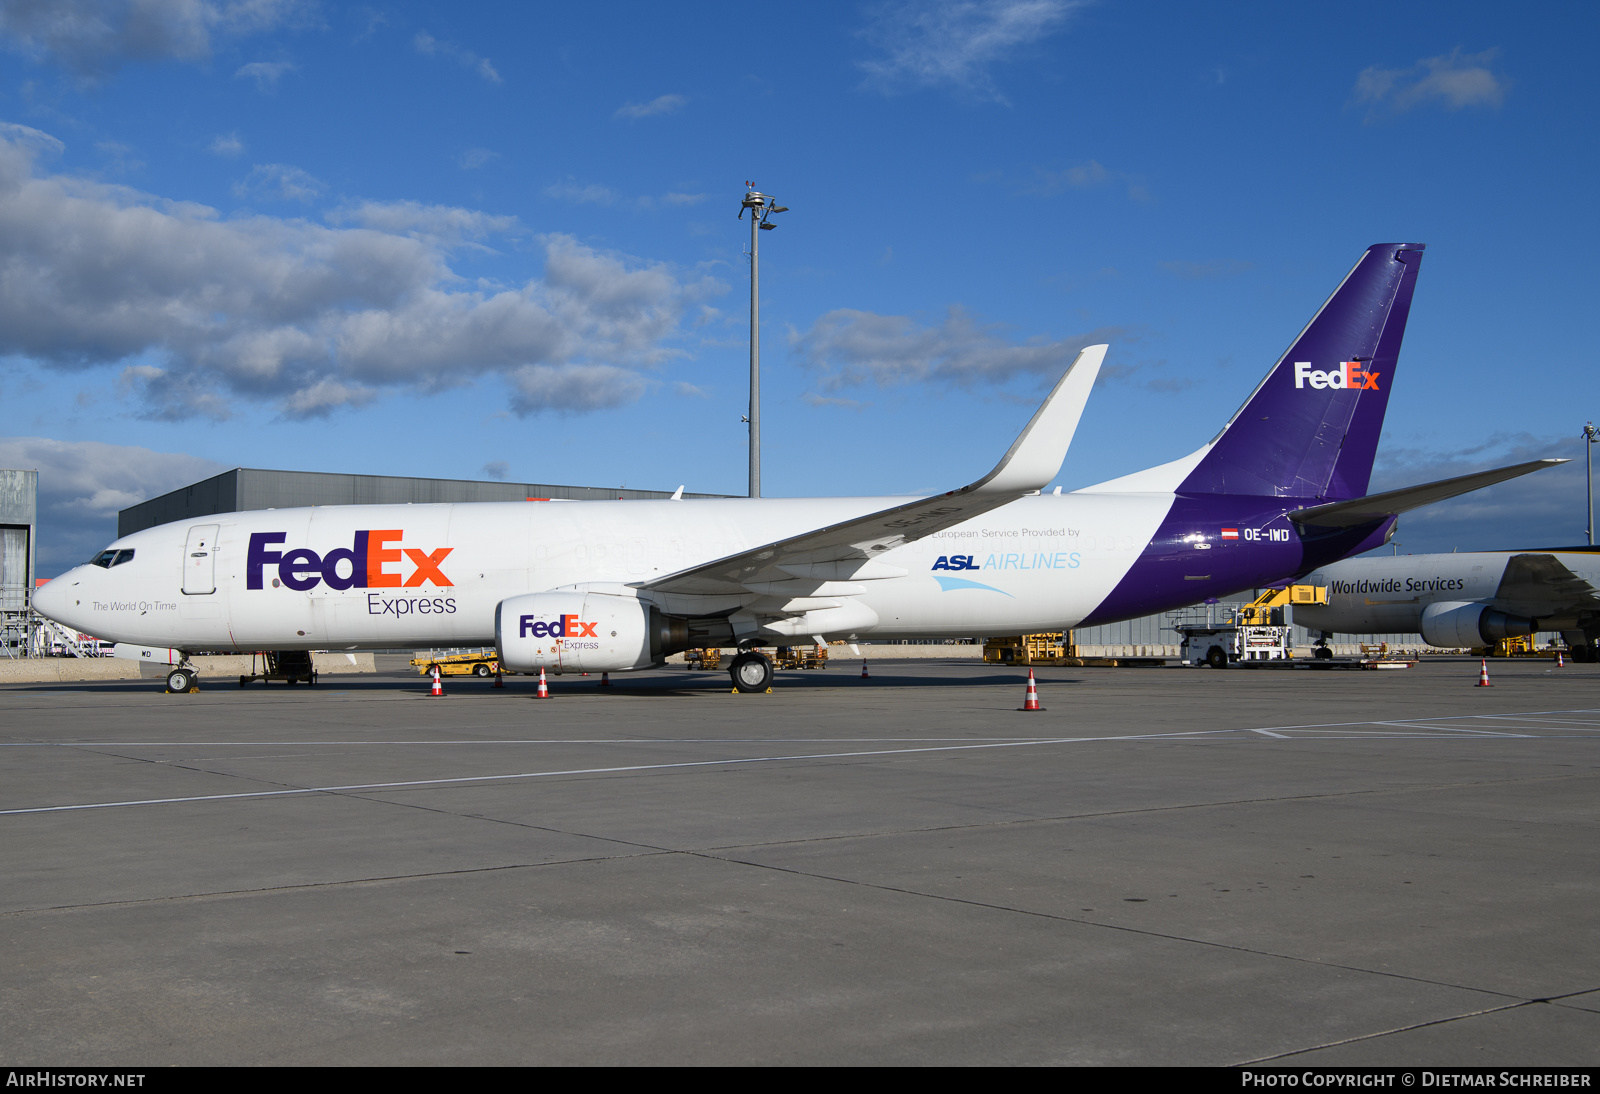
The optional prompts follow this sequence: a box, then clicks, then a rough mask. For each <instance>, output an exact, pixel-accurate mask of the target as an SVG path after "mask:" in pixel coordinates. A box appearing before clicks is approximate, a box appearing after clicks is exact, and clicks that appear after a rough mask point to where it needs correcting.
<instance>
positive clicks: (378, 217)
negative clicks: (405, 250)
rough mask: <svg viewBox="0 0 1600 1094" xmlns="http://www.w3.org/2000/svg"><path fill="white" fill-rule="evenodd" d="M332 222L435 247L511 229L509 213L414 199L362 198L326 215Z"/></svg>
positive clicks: (476, 243)
mask: <svg viewBox="0 0 1600 1094" xmlns="http://www.w3.org/2000/svg"><path fill="white" fill-rule="evenodd" d="M328 222H329V223H330V224H335V225H344V224H358V225H360V226H361V227H363V228H376V229H377V230H378V231H380V232H387V233H389V234H391V235H403V236H409V237H410V238H412V239H419V240H423V241H425V242H427V243H429V244H431V245H433V246H435V247H440V248H454V247H461V246H479V249H486V248H482V247H481V246H480V241H481V240H484V239H487V238H489V237H490V236H494V235H501V234H504V233H506V232H510V231H512V230H513V229H514V228H516V226H517V218H516V217H513V216H495V215H493V214H490V213H483V212H479V211H478V210H476V209H461V208H457V207H456V206H453V205H423V204H422V203H421V202H416V201H364V202H360V203H358V204H355V205H347V206H343V207H341V208H339V209H335V210H334V211H333V212H331V213H329V214H328Z"/></svg>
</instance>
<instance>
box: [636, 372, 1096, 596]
mask: <svg viewBox="0 0 1600 1094" xmlns="http://www.w3.org/2000/svg"><path fill="white" fill-rule="evenodd" d="M1108 348H1109V347H1107V346H1104V345H1100V346H1088V347H1086V348H1085V349H1084V350H1082V351H1081V352H1080V353H1079V354H1078V356H1077V359H1076V360H1074V361H1073V362H1072V364H1071V365H1070V366H1068V368H1067V371H1066V372H1065V373H1064V374H1063V375H1062V377H1061V379H1060V380H1058V381H1057V382H1056V386H1055V388H1054V390H1052V391H1051V392H1050V394H1049V396H1048V397H1047V398H1046V399H1045V401H1044V404H1043V405H1042V406H1040V407H1039V410H1038V412H1037V413H1035V414H1034V416H1033V418H1032V420H1031V421H1029V422H1028V424H1027V426H1026V427H1025V428H1024V429H1023V430H1022V433H1021V435H1020V436H1018V437H1017V439H1016V442H1015V443H1014V444H1013V445H1012V446H1011V448H1010V450H1008V451H1007V452H1006V454H1005V456H1004V457H1002V458H1001V460H1000V462H999V463H998V464H996V465H995V467H994V470H993V471H990V472H989V473H988V474H987V475H985V476H984V477H983V478H981V479H979V480H978V481H977V482H975V483H972V484H971V485H970V486H963V487H962V488H961V489H959V490H951V491H949V492H948V493H945V494H936V495H934V496H933V497H931V498H918V499H917V500H916V501H909V502H906V503H905V504H903V505H896V506H893V507H891V508H889V509H882V510H879V511H878V512H876V513H869V514H867V515H866V516H863V517H856V518H855V519H854V520H848V521H842V522H840V523H839V524H834V525H829V526H827V527H824V528H815V529H812V530H811V531H808V532H802V533H800V534H799V535H797V536H791V537H790V538H788V539H782V540H778V541H777V542H775V543H766V544H762V545H761V546H759V547H753V548H751V549H750V550H748V551H742V552H740V553H739V554H737V555H730V556H728V557H727V558H720V559H717V560H716V561H715V562H708V563H705V564H704V565H701V566H696V567H693V568H692V569H688V570H680V571H679V572H678V573H675V574H668V575H667V576H665V577H661V578H656V579H655V580H653V581H647V582H643V583H642V584H641V585H640V586H639V587H640V588H644V589H656V590H660V591H662V592H672V593H703V594H717V593H734V592H741V591H744V590H746V589H748V588H750V586H751V585H759V584H762V583H765V582H772V581H784V580H790V579H793V578H794V577H795V576H796V573H797V572H798V573H800V574H805V575H808V576H810V575H813V574H818V573H821V572H823V571H822V570H820V569H817V567H819V565H821V564H832V563H841V562H851V561H855V562H859V563H862V565H857V566H848V565H847V566H832V565H829V566H827V567H826V572H827V573H828V574H829V575H831V576H830V577H829V578H828V580H848V579H851V578H853V579H855V580H858V581H865V580H871V579H872V577H874V576H878V575H874V574H872V573H871V571H870V570H869V569H868V568H867V567H866V566H865V565H864V564H865V562H866V560H867V559H870V558H872V557H873V556H874V555H875V554H876V553H877V552H880V551H887V550H892V549H893V548H895V547H898V546H900V545H901V544H902V543H910V542H911V541H913V540H917V539H921V538H922V537H923V536H928V535H932V534H933V533H934V532H940V531H943V530H944V529H946V528H952V527H954V526H955V525H957V524H960V523H961V522H962V521H967V520H971V519H972V518H973V517H976V516H980V515H981V514H983V513H987V512H989V511H990V510H991V509H998V508H1000V507H1001V506H1002V505H1009V504H1011V503H1012V502H1014V501H1016V500H1017V499H1018V498H1020V497H1023V496H1024V495H1027V494H1034V493H1038V492H1039V491H1040V490H1042V489H1044V488H1045V487H1046V486H1048V485H1049V483H1050V480H1051V479H1053V478H1055V477H1056V475H1058V474H1059V473H1060V472H1061V465H1062V463H1063V462H1064V461H1065V460H1066V458H1067V448H1068V446H1069V445H1071V443H1072V435H1073V434H1074V433H1075V432H1076V431H1077V429H1078V419H1079V418H1080V417H1082V416H1083V407H1084V404H1085V403H1087V402H1088V400H1089V391H1090V389H1092V388H1093V387H1094V381H1095V377H1097V376H1098V375H1099V374H1100V363H1101V362H1102V361H1104V360H1105V356H1106V350H1107V349H1108Z"/></svg>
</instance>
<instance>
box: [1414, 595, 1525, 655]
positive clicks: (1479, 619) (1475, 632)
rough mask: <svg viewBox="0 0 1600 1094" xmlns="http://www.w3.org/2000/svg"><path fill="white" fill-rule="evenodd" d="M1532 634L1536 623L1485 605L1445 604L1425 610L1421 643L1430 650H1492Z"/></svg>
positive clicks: (1443, 602) (1446, 602)
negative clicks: (1507, 641)
mask: <svg viewBox="0 0 1600 1094" xmlns="http://www.w3.org/2000/svg"><path fill="white" fill-rule="evenodd" d="M1533 630H1534V622H1533V620H1531V619H1519V618H1517V617H1516V616H1514V615H1507V614H1506V613H1505V612H1502V611H1496V610H1495V609H1494V608H1491V607H1489V605H1487V604H1485V603H1483V602H1482V601H1460V600H1444V601H1440V602H1439V603H1437V604H1429V605H1428V606H1427V607H1426V608H1424V609H1422V639H1423V641H1425V642H1427V643H1428V645H1430V646H1444V647H1447V648H1460V647H1463V646H1492V645H1494V644H1495V643H1496V642H1498V641H1500V640H1501V639H1502V638H1514V637H1516V636H1518V635H1524V634H1532V633H1533Z"/></svg>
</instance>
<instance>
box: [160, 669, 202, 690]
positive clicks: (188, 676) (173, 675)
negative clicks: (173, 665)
mask: <svg viewBox="0 0 1600 1094" xmlns="http://www.w3.org/2000/svg"><path fill="white" fill-rule="evenodd" d="M194 681H195V675H194V673H193V672H192V671H190V670H189V669H173V670H172V671H171V672H169V673H167V690H168V691H173V692H177V693H179V694H182V693H183V692H186V691H188V690H189V689H190V688H192V687H194Z"/></svg>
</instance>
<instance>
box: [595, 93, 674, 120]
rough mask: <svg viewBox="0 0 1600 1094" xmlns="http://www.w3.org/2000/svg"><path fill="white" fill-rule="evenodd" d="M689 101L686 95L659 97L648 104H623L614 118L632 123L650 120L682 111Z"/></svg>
mask: <svg viewBox="0 0 1600 1094" xmlns="http://www.w3.org/2000/svg"><path fill="white" fill-rule="evenodd" d="M688 101H689V98H688V96H686V95H658V96H656V97H655V98H654V99H651V100H650V101H649V102H647V103H623V104H622V105H621V106H619V107H617V112H616V113H615V114H613V115H612V117H614V118H627V119H629V120H630V121H632V120H635V119H638V118H650V117H654V116H655V115H657V114H674V113H676V112H678V111H679V110H682V109H683V107H684V105H685V104H687V103H688Z"/></svg>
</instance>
